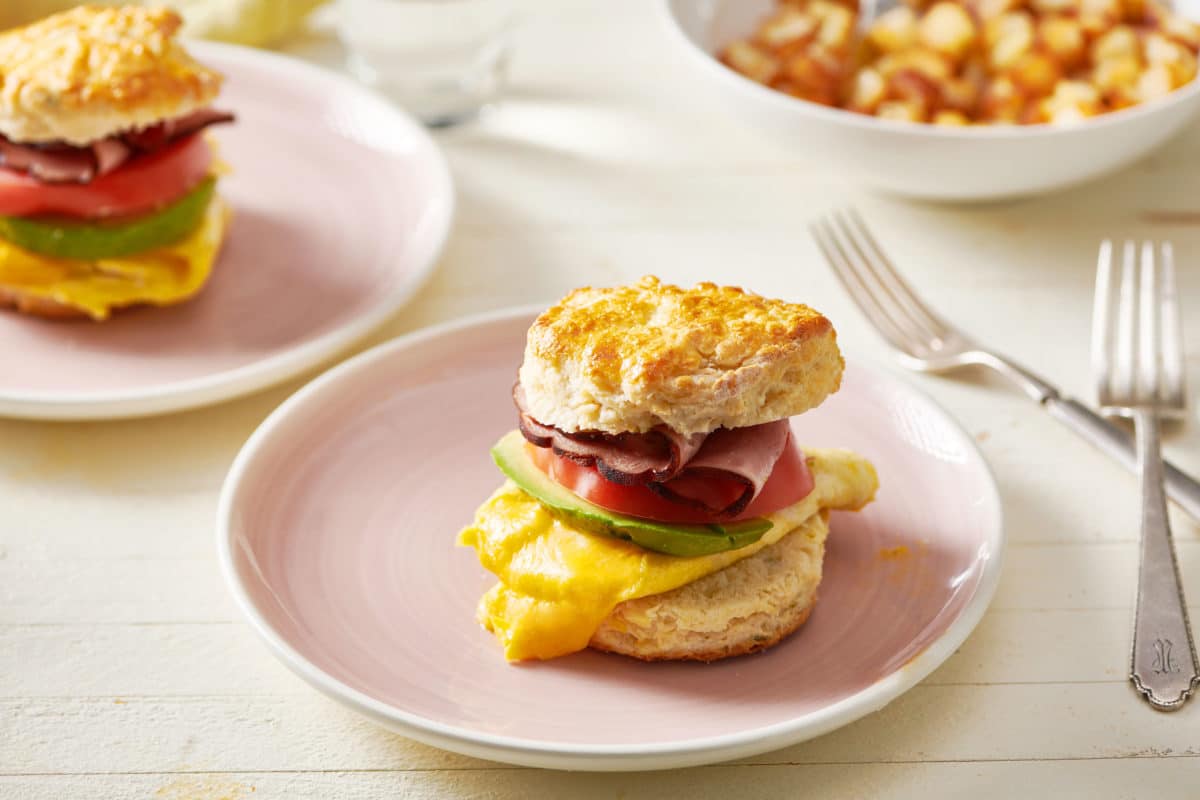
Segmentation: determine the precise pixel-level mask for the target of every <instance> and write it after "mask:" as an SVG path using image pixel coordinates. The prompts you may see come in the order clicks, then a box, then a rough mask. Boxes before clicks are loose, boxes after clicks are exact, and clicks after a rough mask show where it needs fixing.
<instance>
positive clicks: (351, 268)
mask: <svg viewBox="0 0 1200 800" xmlns="http://www.w3.org/2000/svg"><path fill="white" fill-rule="evenodd" d="M189 47H190V48H191V49H193V51H194V52H195V54H196V56H197V57H199V58H200V60H202V61H204V62H205V63H207V64H211V65H212V66H214V67H216V68H217V69H219V70H220V71H221V72H223V73H225V76H226V84H225V88H224V90H223V92H222V93H221V96H220V98H219V100H218V102H217V105H218V106H219V107H220V108H228V109H230V110H232V111H234V112H236V113H237V116H238V120H237V123H236V124H234V125H228V126H221V127H219V128H215V129H214V130H213V135H214V136H216V138H217V139H218V141H219V142H220V155H221V157H222V159H224V160H225V161H226V162H228V163H229V165H230V166H231V168H232V172H231V173H230V174H229V175H227V176H226V177H224V178H222V179H221V182H220V184H219V191H220V193H221V194H222V195H223V196H224V197H225V198H226V199H227V200H229V202H230V203H231V204H232V205H233V208H234V219H233V224H232V226H231V228H230V232H229V238H228V239H227V241H226V243H225V249H224V251H223V252H222V254H221V256H220V260H219V261H218V263H217V266H216V268H215V270H214V274H213V277H212V280H211V281H210V283H209V285H208V286H207V287H206V288H205V289H204V291H203V292H202V293H201V294H200V296H199V297H197V298H196V299H194V300H192V301H191V302H189V303H185V304H183V305H179V306H175V307H172V308H139V309H133V310H130V311H126V312H122V313H120V314H117V315H115V316H114V317H113V318H112V319H111V320H109V321H108V322H105V323H104V324H100V325H98V324H95V323H92V322H85V321H79V322H68V323H63V322H50V321H46V320H40V319H34V318H30V317H24V316H18V315H16V314H13V313H0V349H3V351H4V352H5V353H6V354H7V356H6V358H5V360H4V369H3V370H0V414H6V415H12V416H23V417H40V418H50V419H69V418H76V419H78V418H99V417H119V416H132V415H138V414H150V413H156V412H161V411H168V410H174V409H179V408H185V407H190V406H197V405H202V404H205V403H211V402H215V401H217V400H221V399H225V398H228V397H232V396H235V395H238V394H243V393H246V392H250V391H253V390H255V389H259V388H262V387H264V386H267V385H269V384H271V383H274V382H277V381H280V380H283V379H284V378H287V377H288V376H290V375H294V374H295V373H297V372H299V371H301V370H304V369H306V368H308V367H310V366H312V365H313V364H315V363H317V362H319V361H321V360H322V359H324V358H327V357H329V356H331V355H333V354H334V353H335V352H337V351H338V350H340V349H341V348H344V347H346V346H348V345H349V344H351V343H352V342H353V341H354V340H355V339H357V338H358V337H360V336H362V335H363V334H365V333H366V332H367V331H368V330H369V329H370V328H371V327H373V326H375V325H377V324H379V323H380V322H382V321H383V320H384V319H385V318H386V317H388V316H389V315H390V314H392V313H393V312H394V311H395V310H396V309H397V308H398V307H399V306H400V305H401V304H402V303H403V302H404V301H405V300H407V299H408V297H409V296H410V295H411V294H412V293H413V292H414V291H415V290H416V289H417V287H418V286H419V285H420V283H421V282H422V281H423V280H424V278H425V277H426V276H427V275H428V274H429V273H430V272H431V271H432V269H433V265H434V262H435V260H436V258H437V255H438V253H439V251H440V250H441V247H442V243H443V242H444V241H445V238H446V234H447V232H448V231H449V228H450V219H451V216H452V211H453V205H454V192H453V188H452V186H451V182H450V175H449V171H448V170H447V168H446V165H445V162H444V161H443V159H442V156H441V154H440V153H439V151H438V149H437V146H436V145H435V144H434V143H433V141H432V140H431V139H430V138H429V136H428V135H427V134H426V133H425V130H424V129H423V128H422V127H421V126H420V125H419V124H417V123H416V122H414V121H413V120H412V119H410V118H409V117H408V116H406V115H405V114H404V113H402V112H400V111H398V110H396V109H395V108H393V107H392V106H390V105H389V104H387V103H386V102H385V101H383V100H381V99H378V98H377V97H376V96H375V95H373V94H371V93H370V92H368V91H367V90H365V89H363V88H361V87H359V86H358V85H357V84H355V83H353V82H351V81H349V80H347V79H345V78H341V77H338V76H337V75H335V74H333V73H330V72H326V71H324V70H320V69H317V68H315V67H311V66H307V65H305V64H302V63H300V62H298V61H295V60H293V59H288V58H284V57H282V56H277V55H271V54H268V53H262V52H258V51H253V50H248V49H243V48H238V47H232V46H229V45H216V44H207V43H194V44H191V45H189Z"/></svg>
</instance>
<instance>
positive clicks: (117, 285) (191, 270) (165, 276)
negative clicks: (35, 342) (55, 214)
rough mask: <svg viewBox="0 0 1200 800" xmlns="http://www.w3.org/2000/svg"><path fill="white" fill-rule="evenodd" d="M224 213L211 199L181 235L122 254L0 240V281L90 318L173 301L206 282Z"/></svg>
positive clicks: (222, 229) (220, 237)
mask: <svg viewBox="0 0 1200 800" xmlns="http://www.w3.org/2000/svg"><path fill="white" fill-rule="evenodd" d="M229 216H230V211H229V207H228V206H227V205H226V204H225V203H224V202H223V201H222V200H221V199H220V198H217V197H214V198H213V200H212V202H211V203H209V206H208V211H207V212H205V215H204V219H203V221H202V222H201V223H200V225H199V227H197V228H196V230H195V231H193V232H192V233H190V234H188V236H186V237H185V238H184V239H182V240H180V241H179V242H176V243H175V244H173V245H171V246H169V247H162V248H159V249H157V250H152V251H150V252H147V253H141V254H138V255H136V256H124V257H121V258H101V259H95V260H87V261H83V260H75V259H65V258H52V257H50V256H43V255H39V254H37V253H31V252H29V251H28V250H24V249H22V248H20V247H17V246H16V245H14V244H12V243H10V242H7V241H4V240H3V239H0V285H4V286H8V287H11V288H13V289H15V290H17V291H20V292H21V293H22V294H25V295H29V296H33V297H41V298H46V299H49V300H54V301H56V302H59V303H62V304H63V305H68V306H71V307H73V308H77V309H79V310H80V311H83V312H85V313H86V314H87V315H88V316H90V317H91V318H92V319H95V320H104V319H107V318H108V316H109V314H110V313H111V312H112V310H113V309H115V308H122V307H124V306H130V305H135V304H139V303H152V304H154V305H170V304H171V303H178V302H180V301H182V300H186V299H188V298H189V297H191V296H192V295H194V294H195V293H196V292H198V291H200V289H201V288H202V287H203V286H204V284H205V282H206V281H207V280H208V277H209V275H210V274H211V273H212V267H213V262H214V261H215V260H216V257H217V252H218V251H219V250H220V249H221V242H222V240H223V239H224V238H225V229H226V228H227V227H228V224H229Z"/></svg>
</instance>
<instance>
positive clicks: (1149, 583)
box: [1092, 241, 1200, 711]
mask: <svg viewBox="0 0 1200 800" xmlns="http://www.w3.org/2000/svg"><path fill="white" fill-rule="evenodd" d="M1122 252H1123V258H1122V260H1121V273H1120V280H1119V282H1118V281H1117V280H1114V276H1113V269H1114V266H1113V245H1112V242H1110V241H1105V242H1104V243H1102V244H1101V245H1100V257H1099V259H1098V263H1097V266H1096V304H1095V310H1094V312H1093V316H1092V368H1093V370H1094V372H1095V376H1096V388H1097V391H1098V394H1099V398H1100V406H1101V409H1100V410H1101V412H1102V413H1106V414H1115V415H1120V416H1124V417H1130V418H1132V419H1133V422H1134V425H1135V427H1136V430H1137V450H1138V464H1139V466H1140V468H1141V472H1142V548H1141V550H1142V553H1141V564H1140V566H1139V568H1138V590H1137V611H1136V612H1135V616H1134V623H1133V654H1132V658H1131V665H1130V671H1129V678H1130V680H1132V681H1133V685H1134V686H1136V687H1137V689H1138V691H1139V692H1141V693H1142V694H1143V695H1145V696H1146V699H1147V700H1148V701H1149V702H1150V705H1152V706H1154V707H1155V708H1157V709H1159V710H1161V711H1173V710H1175V709H1177V708H1180V707H1181V706H1182V705H1183V704H1184V702H1185V701H1186V700H1187V699H1188V695H1190V694H1191V692H1192V688H1193V687H1194V686H1195V684H1196V682H1197V681H1198V680H1200V665H1197V662H1196V646H1195V644H1193V642H1192V632H1191V628H1190V627H1189V626H1188V618H1187V603H1186V602H1185V601H1184V597H1183V586H1182V585H1181V583H1180V580H1179V565H1178V563H1177V562H1176V560H1175V547H1174V545H1173V544H1172V543H1171V526H1170V522H1169V520H1168V518H1167V499H1166V497H1165V496H1164V493H1163V466H1162V453H1161V452H1160V450H1159V438H1158V422H1159V419H1160V418H1161V417H1181V416H1183V415H1184V413H1185V412H1186V411H1187V398H1186V396H1185V391H1184V378H1183V372H1184V369H1183V331H1182V329H1181V327H1180V323H1179V296H1178V293H1177V292H1176V289H1175V263H1174V253H1173V251H1172V249H1171V245H1170V244H1169V243H1164V244H1163V245H1162V246H1161V247H1160V248H1157V249H1156V248H1155V246H1154V244H1153V243H1152V242H1143V243H1142V247H1141V264H1140V265H1139V264H1138V248H1137V246H1136V245H1135V244H1134V243H1133V242H1128V241H1127V242H1125V246H1124V247H1123V248H1122Z"/></svg>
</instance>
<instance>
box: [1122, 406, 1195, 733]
mask: <svg viewBox="0 0 1200 800" xmlns="http://www.w3.org/2000/svg"><path fill="white" fill-rule="evenodd" d="M1134 422H1135V423H1136V425H1137V451H1138V466H1139V467H1140V469H1141V473H1142V555H1141V566H1140V567H1139V568H1138V589H1137V612H1136V616H1135V617H1134V623H1133V656H1132V659H1131V660H1132V664H1131V666H1130V673H1129V678H1130V680H1132V681H1133V685H1134V686H1135V687H1137V690H1138V691H1139V692H1141V693H1142V694H1144V695H1145V696H1146V699H1147V700H1148V701H1149V702H1150V705H1152V706H1154V707H1155V708H1157V709H1158V710H1160V711H1174V710H1176V709H1178V708H1180V707H1181V706H1182V705H1183V704H1184V702H1185V701H1186V700H1187V699H1188V695H1190V694H1191V692H1192V687H1193V686H1195V684H1196V681H1197V680H1198V679H1200V665H1197V663H1196V646H1195V644H1193V642H1192V631H1191V628H1190V627H1189V626H1188V617H1187V603H1186V602H1185V601H1184V598H1183V586H1182V585H1181V583H1180V580H1179V564H1178V562H1177V561H1176V560H1175V546H1174V545H1173V544H1172V542H1171V525H1170V522H1169V521H1168V519H1167V498H1166V495H1165V493H1164V492H1163V463H1162V453H1161V452H1160V450H1159V439H1158V416H1157V415H1156V414H1155V413H1154V412H1153V411H1150V410H1148V409H1145V408H1140V409H1138V410H1137V411H1136V412H1135V414H1134Z"/></svg>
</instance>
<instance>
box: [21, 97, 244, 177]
mask: <svg viewBox="0 0 1200 800" xmlns="http://www.w3.org/2000/svg"><path fill="white" fill-rule="evenodd" d="M232 121H233V114H230V113H228V112H226V111H214V110H213V109H209V108H205V109H201V110H200V111H195V112H193V113H191V114H187V115H185V116H182V117H179V118H177V119H170V120H166V121H164V122H160V123H158V124H156V125H151V126H150V127H149V128H143V129H141V130H137V131H127V132H126V133H122V134H117V135H115V136H109V137H108V138H105V139H100V140H99V141H95V142H92V143H91V144H90V145H87V146H86V147H75V146H73V145H69V144H63V143H61V142H37V143H21V142H12V141H9V140H8V139H6V138H4V137H3V136H0V166H2V167H6V168H8V169H11V170H14V171H16V172H24V173H25V174H27V175H29V176H31V177H33V178H37V179H38V180H39V181H42V182H43V183H91V182H92V181H93V180H94V179H95V178H97V177H99V176H101V175H106V174H108V173H109V172H112V171H113V170H115V169H116V168H117V167H119V166H121V165H122V164H124V163H125V162H126V161H128V160H129V159H130V158H133V157H135V156H137V155H140V154H144V153H152V152H154V151H156V150H160V149H162V148H163V147H166V146H167V145H168V144H170V143H171V142H174V141H176V140H178V139H181V138H183V137H184V136H190V135H191V134H193V133H196V132H197V131H199V130H201V129H203V128H206V127H208V126H209V125H216V124H217V123H221V122H232Z"/></svg>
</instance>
